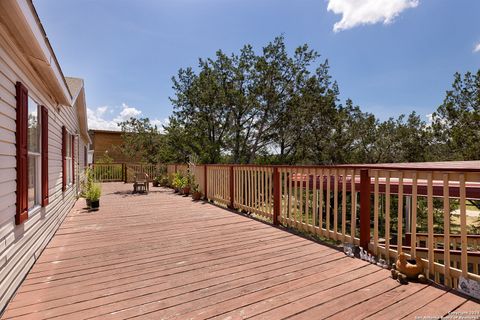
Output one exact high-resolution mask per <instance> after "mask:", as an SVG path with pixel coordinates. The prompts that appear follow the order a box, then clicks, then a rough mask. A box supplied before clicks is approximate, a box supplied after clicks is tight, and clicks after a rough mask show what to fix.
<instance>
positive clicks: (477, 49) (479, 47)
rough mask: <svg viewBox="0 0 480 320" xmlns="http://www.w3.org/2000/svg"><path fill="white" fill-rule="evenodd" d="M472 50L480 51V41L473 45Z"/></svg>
mask: <svg viewBox="0 0 480 320" xmlns="http://www.w3.org/2000/svg"><path fill="white" fill-rule="evenodd" d="M473 52H480V42H479V43H477V44H476V45H475V47H474V48H473Z"/></svg>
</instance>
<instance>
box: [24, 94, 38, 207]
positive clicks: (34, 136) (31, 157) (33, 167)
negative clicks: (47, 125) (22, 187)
mask: <svg viewBox="0 0 480 320" xmlns="http://www.w3.org/2000/svg"><path fill="white" fill-rule="evenodd" d="M39 115H40V108H39V105H38V104H37V103H36V102H35V101H34V100H33V99H32V98H30V97H28V124H27V128H28V135H27V146H28V209H29V210H30V209H32V208H34V207H36V206H37V205H39V204H40V200H41V199H40V196H41V184H40V180H41V175H40V171H41V169H40V164H41V150H40V141H41V140H40V139H41V127H40V117H39Z"/></svg>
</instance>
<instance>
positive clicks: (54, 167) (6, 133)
mask: <svg viewBox="0 0 480 320" xmlns="http://www.w3.org/2000/svg"><path fill="white" fill-rule="evenodd" d="M9 37H10V36H9V34H8V32H6V30H5V29H4V28H3V26H2V25H1V24H0V311H1V310H2V309H3V308H4V307H5V305H6V303H7V302H8V301H9V299H10V298H11V296H12V295H13V294H14V292H15V290H16V288H17V287H18V285H19V284H20V282H21V281H22V279H23V278H24V277H25V275H26V273H27V272H28V270H29V269H30V267H31V266H32V264H33V263H34V262H35V260H36V259H37V258H38V257H39V255H40V253H41V252H42V250H43V249H44V248H45V246H46V244H47V243H48V241H49V240H50V239H51V237H52V236H53V234H54V233H55V231H56V230H57V228H58V226H59V224H60V223H61V222H62V220H63V219H64V217H65V215H66V214H67V213H68V211H69V210H70V208H71V207H72V206H73V204H74V202H75V199H76V195H77V186H76V185H75V186H71V187H69V188H67V190H66V191H65V192H62V157H61V146H62V140H61V137H62V135H61V127H62V125H65V126H66V127H67V129H68V131H69V132H70V133H76V134H78V133H79V129H78V128H79V124H78V116H77V111H76V109H75V108H74V107H69V106H62V105H58V104H57V103H56V102H55V101H54V100H53V98H52V95H51V94H49V91H48V90H47V89H46V88H45V87H44V86H43V82H42V81H41V79H39V78H38V76H37V73H36V72H35V70H34V69H33V68H32V67H31V64H30V63H29V62H28V61H27V60H26V58H24V57H23V55H22V54H21V52H20V50H19V49H18V48H16V47H15V45H14V41H12V39H11V38H9ZM17 81H20V82H22V83H23V84H24V85H25V86H26V87H27V88H28V91H29V95H30V96H31V97H32V98H33V99H35V100H36V101H37V102H38V103H39V104H43V105H45V106H47V107H48V111H49V205H48V206H47V207H45V208H41V210H40V211H37V212H35V213H32V214H29V218H28V220H27V221H25V222H24V223H23V224H21V225H18V226H17V225H15V211H16V210H15V208H16V207H15V202H16V193H15V190H16V169H15V166H16V159H15V155H16V147H15V119H16V98H15V83H16V82H17ZM77 137H80V135H77ZM76 140H77V142H78V145H77V146H76V151H75V153H76V155H77V156H76V157H75V161H76V163H77V165H78V161H80V164H81V165H83V146H84V144H85V142H84V141H83V140H82V139H81V138H77V139H76ZM77 174H78V169H77ZM76 181H77V185H78V181H79V179H78V177H77V179H76Z"/></svg>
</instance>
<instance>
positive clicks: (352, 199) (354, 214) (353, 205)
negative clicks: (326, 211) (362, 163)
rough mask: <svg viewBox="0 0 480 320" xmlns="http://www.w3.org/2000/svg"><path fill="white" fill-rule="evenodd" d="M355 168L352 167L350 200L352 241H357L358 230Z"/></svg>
mask: <svg viewBox="0 0 480 320" xmlns="http://www.w3.org/2000/svg"><path fill="white" fill-rule="evenodd" d="M355 182H356V181H355V169H352V177H351V179H350V202H351V210H352V212H351V216H350V220H351V223H350V236H351V237H352V243H355V236H356V230H357V194H356V191H355Z"/></svg>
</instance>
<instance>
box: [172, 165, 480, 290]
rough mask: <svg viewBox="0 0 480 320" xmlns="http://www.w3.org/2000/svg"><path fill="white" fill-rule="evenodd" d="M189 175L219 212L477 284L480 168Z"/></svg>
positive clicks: (220, 169) (211, 169) (443, 279)
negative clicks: (475, 209) (470, 212)
mask: <svg viewBox="0 0 480 320" xmlns="http://www.w3.org/2000/svg"><path fill="white" fill-rule="evenodd" d="M187 170H188V166H186V165H169V166H168V168H167V171H168V172H169V173H173V172H179V171H182V172H184V173H185V172H186V171H187ZM190 172H192V174H193V175H194V176H195V181H196V182H197V183H198V184H199V186H200V189H201V192H202V193H203V194H204V195H206V199H207V200H210V201H213V202H215V203H217V204H219V205H222V206H228V207H230V208H232V209H235V210H242V211H245V212H249V213H252V214H256V215H259V216H261V217H262V218H263V219H265V220H267V221H271V222H272V223H273V224H282V225H285V226H288V227H292V228H295V229H298V230H302V231H305V232H310V233H314V234H317V235H318V236H321V237H325V238H328V239H332V240H335V241H338V242H344V243H352V244H356V245H360V246H362V247H364V248H365V249H367V248H368V250H369V251H370V252H371V253H373V254H374V255H375V256H377V257H378V258H383V259H386V260H388V261H390V262H393V261H394V260H395V259H396V257H397V255H398V253H400V252H405V253H407V255H409V256H411V257H420V258H422V260H423V261H424V265H425V267H426V274H427V275H428V276H429V278H431V279H432V280H434V281H436V282H438V283H441V284H444V285H446V286H448V287H457V286H458V279H459V277H460V276H462V277H464V278H467V279H475V280H477V281H479V280H480V276H479V267H480V266H479V264H480V251H479V249H480V248H479V242H480V236H479V235H478V234H476V231H475V230H474V229H475V228H473V229H472V228H470V229H469V228H468V227H467V215H466V207H467V201H468V200H480V168H477V169H475V168H474V169H472V170H466V169H465V170H461V169H458V168H434V169H429V168H414V169H409V168H408V167H398V166H396V167H391V168H389V167H385V166H381V167H375V166H355V165H352V166H328V167H320V166H318V167H317V166H311V167H307V166H256V165H219V164H216V165H197V166H195V167H194V169H191V170H190ZM453 208H457V212H459V215H455V216H454V215H453V214H452V212H453ZM454 218H456V219H458V220H459V221H458V223H457V224H458V227H457V228H454V227H453V225H451V221H452V220H453V219H454ZM479 227H480V226H479Z"/></svg>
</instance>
